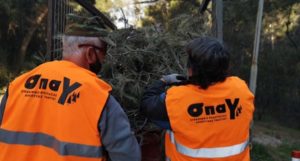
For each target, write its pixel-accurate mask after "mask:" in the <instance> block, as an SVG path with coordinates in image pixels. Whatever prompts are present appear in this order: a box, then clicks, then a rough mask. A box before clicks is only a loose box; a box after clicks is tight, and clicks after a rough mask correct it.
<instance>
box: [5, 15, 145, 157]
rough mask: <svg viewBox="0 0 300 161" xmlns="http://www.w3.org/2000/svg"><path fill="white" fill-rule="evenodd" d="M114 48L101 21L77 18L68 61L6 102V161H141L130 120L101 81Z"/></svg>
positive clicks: (69, 34)
mask: <svg viewBox="0 0 300 161" xmlns="http://www.w3.org/2000/svg"><path fill="white" fill-rule="evenodd" d="M74 21H76V22H74ZM108 45H113V42H112V41H111V40H110V39H109V38H108V32H107V31H105V30H104V29H101V28H98V24H97V21H96V19H95V18H86V17H79V16H74V15H72V16H71V19H70V20H69V24H68V25H67V27H66V31H65V35H64V37H63V60H61V61H53V62H47V63H44V64H42V65H40V66H38V67H36V68H34V69H33V70H31V71H29V72H27V73H25V74H23V75H21V76H19V77H18V78H16V79H15V80H14V81H12V82H11V83H10V85H9V87H8V90H7V92H6V94H5V96H4V97H3V100H2V102H1V105H0V160H5V161H16V160H18V161H41V160H49V161H96V160H97V161H100V160H107V159H108V158H110V159H111V160H112V161H139V160H141V156H140V148H139V145H138V143H137V141H136V138H135V137H134V135H133V134H132V132H131V130H130V125H129V121H128V118H127V116H126V114H125V113H124V111H123V110H122V108H121V106H120V105H119V103H118V102H117V101H116V100H115V98H114V97H113V96H111V94H110V91H111V86H110V85H109V84H107V83H106V82H104V81H103V80H101V79H99V78H98V77H97V75H96V74H97V73H98V72H99V71H100V69H101V64H102V63H103V61H104V59H105V55H106V49H107V46H108Z"/></svg>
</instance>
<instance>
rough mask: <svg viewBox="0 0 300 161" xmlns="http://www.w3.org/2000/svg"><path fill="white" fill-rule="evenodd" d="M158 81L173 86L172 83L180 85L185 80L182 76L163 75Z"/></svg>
mask: <svg viewBox="0 0 300 161" xmlns="http://www.w3.org/2000/svg"><path fill="white" fill-rule="evenodd" d="M160 80H161V81H163V82H165V83H166V84H174V83H181V82H182V81H184V80H187V79H186V77H185V76H184V75H182V74H169V75H163V76H162V78H161V79H160Z"/></svg>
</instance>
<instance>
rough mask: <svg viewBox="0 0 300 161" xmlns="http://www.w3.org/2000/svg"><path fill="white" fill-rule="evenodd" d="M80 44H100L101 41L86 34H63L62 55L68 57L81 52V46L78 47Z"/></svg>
mask: <svg viewBox="0 0 300 161" xmlns="http://www.w3.org/2000/svg"><path fill="white" fill-rule="evenodd" d="M80 44H91V45H95V46H99V45H101V46H102V42H101V41H100V39H99V38H97V37H86V36H67V35H64V36H63V57H69V56H72V55H75V54H82V52H83V48H79V47H78V45H80Z"/></svg>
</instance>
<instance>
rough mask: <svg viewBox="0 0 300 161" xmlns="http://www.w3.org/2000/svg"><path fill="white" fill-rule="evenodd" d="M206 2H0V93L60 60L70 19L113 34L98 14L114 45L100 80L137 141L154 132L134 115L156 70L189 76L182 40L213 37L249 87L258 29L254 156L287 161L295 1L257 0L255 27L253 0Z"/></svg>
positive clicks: (297, 73) (293, 117)
mask: <svg viewBox="0 0 300 161" xmlns="http://www.w3.org/2000/svg"><path fill="white" fill-rule="evenodd" d="M207 2H208V3H207V4H208V5H207V6H205V3H206V1H205V0H84V4H88V5H89V6H93V7H95V8H97V9H98V10H97V11H94V10H93V9H91V7H84V6H83V5H82V4H81V3H79V2H78V1H75V0H74V1H73V0H49V1H48V0H0V95H3V94H4V93H5V90H6V86H7V84H8V83H9V82H10V81H11V80H13V79H14V78H15V77H16V76H18V75H20V74H21V73H23V72H26V71H28V70H30V69H32V68H34V67H35V66H37V65H39V64H41V63H43V62H46V61H52V60H57V59H60V58H61V41H60V38H61V34H62V33H63V30H64V25H65V24H66V23H67V22H66V17H65V15H66V14H67V13H76V14H79V15H85V16H95V15H98V14H99V13H100V14H103V15H105V16H106V17H107V18H108V20H109V21H111V22H113V24H114V25H115V28H117V29H115V28H114V27H112V26H110V25H107V23H108V22H107V21H106V20H104V19H103V18H102V21H101V22H102V23H103V24H104V25H103V26H104V27H106V28H107V29H109V30H111V31H112V33H111V38H112V39H113V40H114V41H115V42H116V44H117V46H116V47H112V48H110V49H109V50H108V56H107V60H106V63H105V65H104V66H103V70H102V72H101V77H102V78H103V79H105V80H106V81H108V82H109V83H110V84H111V85H112V86H113V88H114V90H113V95H115V96H116V97H117V99H118V101H120V102H121V104H122V106H123V107H124V110H125V111H126V113H127V114H128V117H129V119H130V121H131V125H132V128H133V130H134V132H135V133H136V136H137V137H138V139H139V141H140V142H141V144H143V142H142V141H145V136H146V135H147V134H148V133H150V132H153V131H154V132H155V131H160V129H158V128H157V127H155V126H154V125H153V124H151V123H150V122H149V121H148V120H147V119H145V118H144V117H143V116H142V115H140V113H139V101H140V98H141V95H142V93H143V89H144V88H145V86H146V85H147V84H149V83H150V82H151V81H153V80H155V79H158V78H160V76H161V75H163V74H169V73H174V72H177V73H182V74H185V73H186V67H185V66H186V55H185V44H186V43H187V42H188V41H190V40H191V39H193V38H195V37H199V36H204V35H205V36H216V37H218V38H219V39H220V40H221V41H223V42H224V44H225V45H226V46H227V47H228V49H229V51H230V53H231V68H230V69H231V74H232V75H236V76H239V77H241V78H242V79H244V80H245V81H246V82H247V83H248V84H249V83H250V79H251V78H250V73H251V66H253V65H255V63H254V64H253V61H252V58H253V53H255V52H254V51H255V50H254V48H255V41H254V40H255V35H256V31H257V27H256V26H257V25H260V26H261V30H260V33H261V35H260V36H259V38H260V39H259V40H260V41H258V43H257V46H256V47H257V49H259V50H258V52H257V53H259V55H258V57H257V67H258V70H257V81H256V88H255V89H256V92H255V95H256V100H255V105H256V111H255V120H254V134H253V135H254V146H253V160H257V161H260V160H261V161H282V160H290V152H291V151H292V150H295V149H298V150H300V0H264V3H263V4H264V7H263V10H262V20H261V21H257V15H258V10H259V0H239V1H231V0H212V1H211V2H209V1H207ZM220 11H221V12H220ZM108 24H109V23H108ZM0 97H1V96H0ZM151 137H153V136H151ZM157 137H158V138H157V140H158V142H159V141H160V135H159V134H158V135H157ZM144 144H145V142H144ZM145 155H147V154H144V156H145ZM149 160H151V159H149Z"/></svg>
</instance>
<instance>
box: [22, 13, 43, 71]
mask: <svg viewBox="0 0 300 161" xmlns="http://www.w3.org/2000/svg"><path fill="white" fill-rule="evenodd" d="M47 13H48V8H47V7H42V8H41V13H39V14H38V16H37V17H36V18H35V21H34V22H33V23H32V25H31V27H30V28H29V29H28V32H27V33H26V35H25V36H24V39H23V40H22V44H21V48H20V57H19V59H18V60H19V61H18V64H17V66H18V68H17V72H20V70H21V69H22V66H23V63H24V59H25V56H26V52H27V48H28V45H29V43H30V41H31V39H32V37H33V34H34V33H35V31H36V30H37V28H38V27H39V26H40V25H41V23H42V22H43V20H44V19H45V17H46V15H47Z"/></svg>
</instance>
